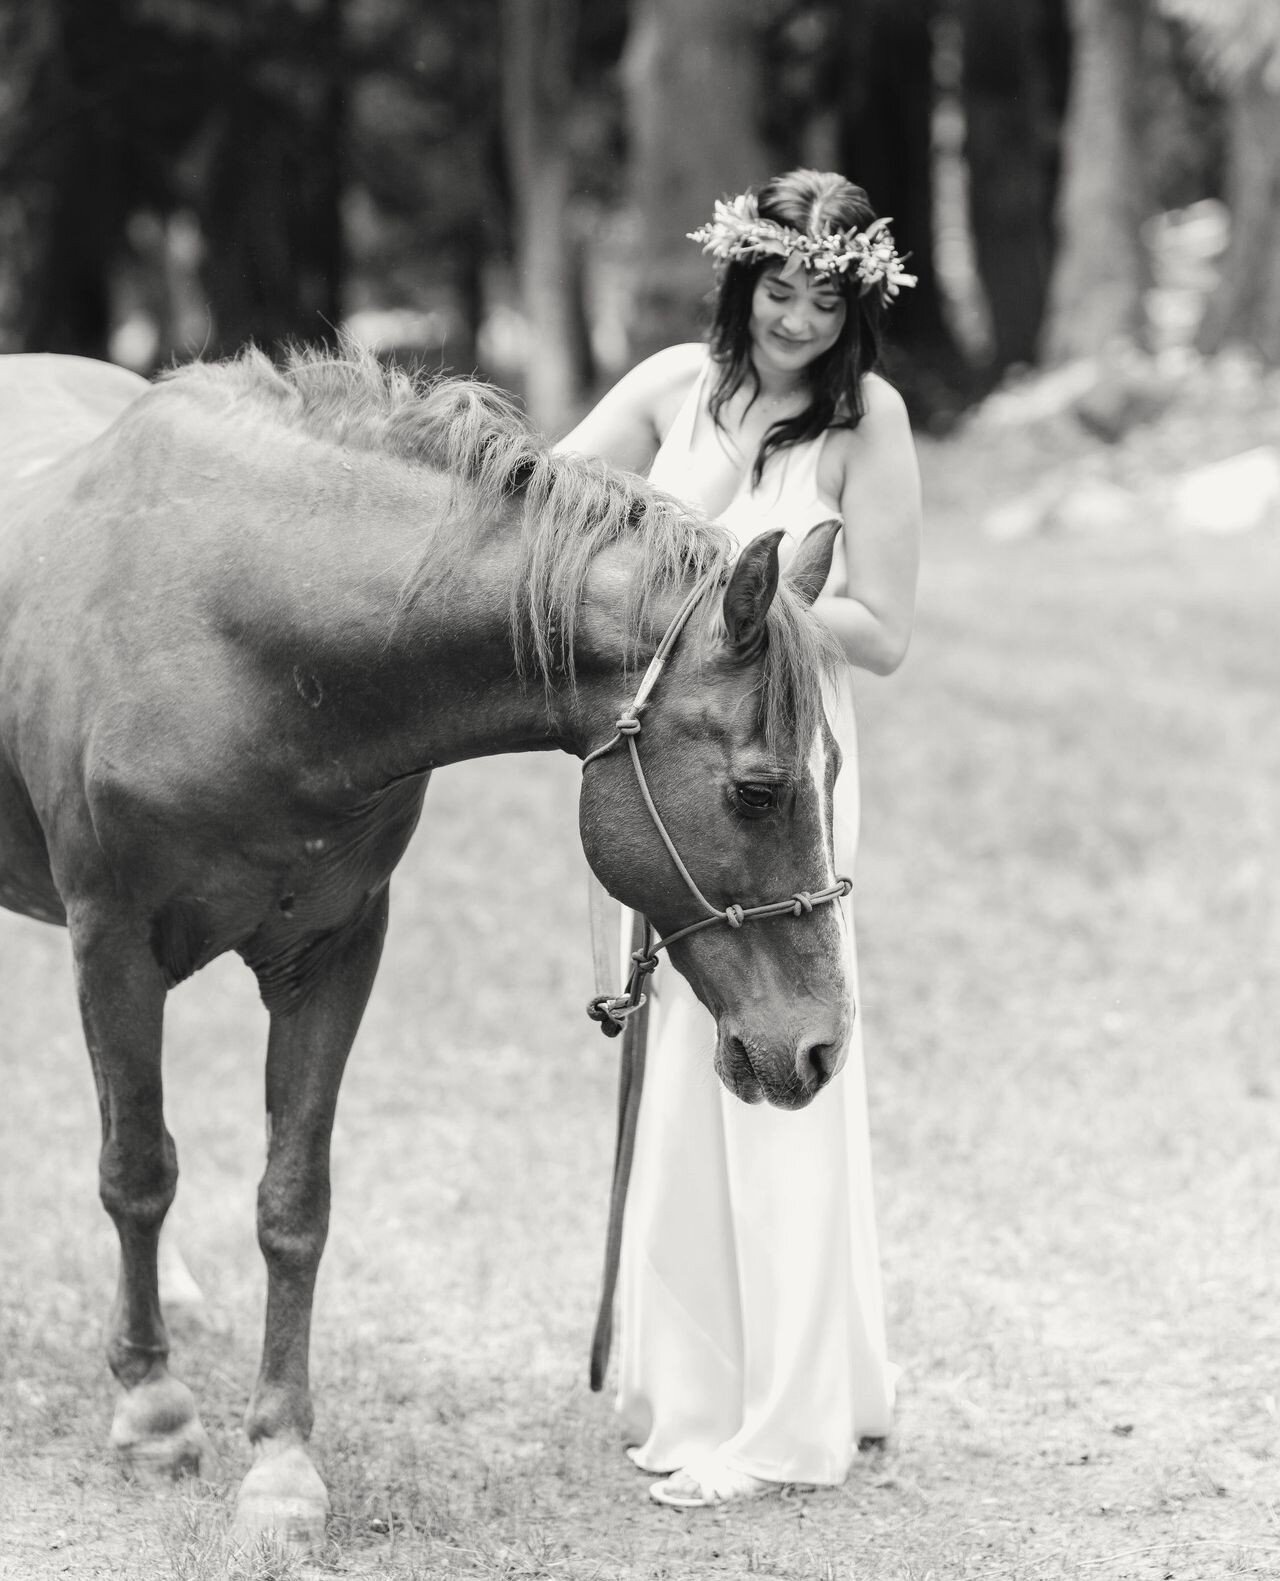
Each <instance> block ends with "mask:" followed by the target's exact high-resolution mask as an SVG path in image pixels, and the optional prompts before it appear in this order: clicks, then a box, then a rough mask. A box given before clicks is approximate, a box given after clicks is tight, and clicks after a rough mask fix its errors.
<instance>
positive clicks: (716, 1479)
mask: <svg viewBox="0 0 1280 1581" xmlns="http://www.w3.org/2000/svg"><path fill="white" fill-rule="evenodd" d="M782 1486H783V1484H782V1483H781V1482H769V1481H767V1480H766V1479H765V1478H764V1477H753V1476H752V1475H751V1473H750V1472H749V1471H737V1470H735V1469H734V1468H733V1467H732V1466H726V1465H725V1464H724V1463H723V1462H722V1461H718V1460H717V1459H716V1458H715V1456H714V1455H708V1456H707V1457H706V1458H705V1459H703V1460H694V1461H690V1463H689V1464H688V1465H687V1466H684V1467H682V1468H681V1469H680V1470H679V1471H677V1472H674V1473H673V1474H672V1475H671V1476H669V1477H666V1478H664V1479H663V1481H661V1482H655V1483H654V1484H653V1486H652V1487H651V1488H650V1489H649V1497H650V1498H651V1499H652V1500H653V1502H654V1503H655V1504H667V1505H670V1507H671V1508H672V1509H676V1510H706V1509H714V1508H715V1507H716V1506H717V1505H719V1504H737V1503H740V1502H742V1501H743V1500H745V1499H759V1498H763V1497H764V1495H765V1494H767V1493H777V1492H779V1491H780V1490H781V1489H782Z"/></svg>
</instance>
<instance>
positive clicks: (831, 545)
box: [786, 516, 844, 604]
mask: <svg viewBox="0 0 1280 1581" xmlns="http://www.w3.org/2000/svg"><path fill="white" fill-rule="evenodd" d="M843 526H844V522H843V521H842V520H841V518H840V517H839V516H833V517H832V518H831V520H830V521H825V522H819V523H818V525H817V526H816V527H811V528H810V529H809V531H808V532H807V533H805V535H804V537H803V538H802V539H801V540H800V547H799V548H798V549H797V550H796V552H795V553H794V554H793V555H792V556H791V559H790V560H789V561H788V562H787V570H786V578H787V586H788V587H789V588H790V589H791V591H792V592H793V593H795V594H797V595H798V596H799V597H800V598H801V599H803V601H804V602H805V603H806V604H812V603H813V601H814V599H815V598H817V596H818V594H819V593H821V591H822V589H823V588H824V587H825V586H826V581H827V577H828V576H829V575H830V574H831V556H832V555H833V554H834V552H835V547H836V534H837V533H838V532H839V531H840V529H841V528H842V527H843Z"/></svg>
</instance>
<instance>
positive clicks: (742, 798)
mask: <svg viewBox="0 0 1280 1581" xmlns="http://www.w3.org/2000/svg"><path fill="white" fill-rule="evenodd" d="M736 793H737V799H738V810H739V812H744V813H746V814H747V816H748V817H758V816H759V815H760V814H761V813H764V812H769V811H771V809H772V808H774V807H776V806H777V804H778V789H777V786H776V785H751V784H747V785H739V786H738V787H737V792H736Z"/></svg>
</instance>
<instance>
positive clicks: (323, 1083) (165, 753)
mask: <svg viewBox="0 0 1280 1581" xmlns="http://www.w3.org/2000/svg"><path fill="white" fill-rule="evenodd" d="M0 469H2V470H0V903H2V904H4V905H5V906H7V907H9V908H10V909H12V910H15V911H18V912H22V913H25V914H26V915H28V916H30V917H35V918H38V919H41V920H43V921H47V922H55V923H65V924H66V926H67V927H68V929H69V930H70V937H71V947H72V954H73V959H74V963H75V972H76V981H77V986H78V991H79V1002H80V1009H81V1015H82V1019H83V1024H84V1030H85V1037H86V1041H87V1043H88V1048H89V1056H90V1059H91V1061H92V1065H93V1072H94V1077H95V1079H96V1082H97V1088H98V1095H99V1101H100V1107H101V1112H102V1133H103V1145H102V1152H101V1166H100V1181H101V1195H102V1200H103V1203H104V1205H105V1206H106V1209H107V1211H108V1213H109V1214H110V1215H111V1217H112V1219H113V1220H114V1222H115V1225H116V1228H117V1231H118V1233H119V1237H120V1253H121V1255H120V1278H119V1287H118V1292H117V1296H116V1301H115V1307H114V1311H113V1314H112V1318H111V1323H110V1329H109V1337H108V1344H107V1352H108V1358H109V1360H110V1364H111V1367H112V1370H113V1372H114V1373H115V1375H116V1377H117V1379H118V1380H119V1382H120V1383H121V1385H122V1386H123V1393H122V1394H121V1396H120V1398H119V1401H118V1403H117V1408H116V1413H115V1420H114V1424H113V1427H112V1434H111V1436H112V1440H113V1442H114V1444H115V1446H116V1448H117V1449H118V1450H119V1451H121V1452H122V1453H123V1454H124V1455H125V1456H127V1457H128V1458H129V1460H130V1461H131V1462H132V1463H134V1464H135V1465H138V1466H141V1467H144V1468H151V1469H158V1470H162V1471H180V1470H184V1469H191V1468H195V1467H197V1466H198V1465H199V1461H200V1457H201V1455H202V1454H203V1453H204V1452H205V1450H206V1448H207V1440H206V1438H205V1435H204V1431H203V1428H202V1427H201V1424H200V1420H199V1417H198V1416H197V1414H196V1409H195V1404H194V1402H193V1399H192V1396H191V1394H190V1392H189V1391H188V1389H187V1388H186V1387H185V1386H184V1385H183V1384H181V1383H180V1382H178V1380H177V1379H175V1378H174V1377H172V1376H171V1375H170V1373H169V1370H168V1352H169V1346H168V1339H167V1335H166V1331H165V1326H164V1322H163V1320H162V1317H161V1312H160V1304H159V1300H158V1296H157V1277H156V1248H157V1241H158V1237H159V1233H160V1226H161V1223H162V1221H163V1219H164V1216H165V1213H166V1211H167V1210H168V1208H169V1205H170V1203H171V1202H172V1200H173V1196H174V1190H175V1186H176V1181H177V1162H176V1157H175V1152H174V1147H173V1142H172V1139H171V1137H170V1136H169V1133H168V1131H167V1129H166V1127H165V1122H164V1114H163V1105H162V1093H161V1074H160V1052H161V1022H162V1016H163V1009H164V1002H165V996H166V993H167V992H168V990H169V989H170V988H171V987H173V986H174V985H175V984H176V983H179V982H181V981H182V980H183V979H184V978H186V977H188V976H189V975H190V974H191V973H192V972H194V971H196V970H197V969H198V968H199V967H201V966H203V965H204V964H205V963H206V962H208V961H211V960H212V959H213V958H214V957H215V956H217V955H219V954H221V953H222V952H224V951H227V950H235V951H237V952H238V953H239V954H240V956H241V957H242V958H243V959H244V960H245V961H246V962H247V963H248V965H249V966H250V968H251V969H252V970H253V972H254V973H255V974H256V976H257V980H258V983H259V986H260V991H261V995H262V998H263V1000H264V1002H265V1004H266V1007H267V1010H268V1012H269V1015H270V1032H269V1037H268V1044H267V1064H266V1097H267V1112H268V1121H269V1135H270V1143H269V1149H268V1161H267V1165H266V1170H265V1173H264V1175H263V1179H262V1184H261V1188H260V1191H259V1197H258V1237H259V1242H260V1245H261V1247H262V1252H263V1255H264V1258H265V1260H266V1264H267V1276H268V1300H267V1314H266V1336H265V1344H264V1349H263V1356H262V1364H261V1370H260V1372H259V1376H258V1380H257V1384H256V1386H255V1388H254V1390H253V1395H252V1399H251V1401H250V1404H249V1409H248V1416H247V1423H246V1425H247V1431H248V1435H249V1438H250V1440H251V1442H252V1445H253V1448H254V1464H253V1467H252V1469H251V1470H250V1471H249V1474H248V1476H247V1477H246V1478H245V1481H244V1483H243V1485H242V1487H241V1490H240V1494H239V1499H238V1504H237V1527H238V1530H239V1531H240V1532H241V1533H244V1534H251V1533H253V1532H255V1531H261V1530H270V1531H274V1532H276V1533H278V1534H280V1535H282V1536H284V1537H286V1538H289V1539H292V1540H294V1541H298V1542H310V1541H314V1540H315V1539H316V1538H317V1537H318V1536H320V1535H321V1534H322V1532H323V1523H324V1517H325V1512H326V1510H327V1496H326V1493H325V1489H324V1484H323V1483H322V1481H321V1479H320V1477H319V1475H318V1473H317V1472H316V1470H315V1467H314V1466H313V1464H312V1462H311V1460H310V1458H309V1456H308V1453H307V1449H306V1444H307V1440H308V1437H309V1435H310V1430H311V1424H312V1415H313V1413H312V1406H311V1397H310V1387H309V1381H308V1362H307V1357H308V1344H309V1334H310V1321H311V1306H312V1293H313V1289H314V1284H315V1278H316V1271H317V1267H318V1264H319V1259H320V1255H321V1251H322V1248H323V1245H324V1240H325V1234H326V1228H327V1221H328V1209H329V1162H328V1160H329V1138H330V1131H331V1128H332V1124H333V1117H334V1109H335V1105H336V1103H337V1097H338V1088H339V1083H340V1081H341V1078H342V1071H343V1066H344V1064H345V1061H346V1058H347V1053H348V1050H349V1049H350V1047H351V1043H352V1039H353V1037H354V1036H355V1032H356V1029H357V1027H358V1025H359V1022H360V1018H361V1014H362V1012H363V1009H364V1006H365V1002H366V1000H367V997H368V994H369V991H370V988H371V986H372V983H373V979H374V974H375V972H376V970H377V966H378V960H379V956H380V953H381V948H382V940H383V934H384V930H385V927H386V922H387V910H388V891H389V881H390V877H391V873H392V870H393V868H394V867H395V865H396V863H397V862H398V860H399V859H400V856H401V855H402V853H403V851H404V849H405V846H406V844H407V842H408V840H409V837H410V835H411V834H412V832H413V829H414V826H415V824H416V823H417V820H418V816H419V813H420V812H421V809H422V805H423V796H424V792H425V789H426V784H427V779H428V775H429V774H430V772H431V770H432V769H434V768H437V767H439V766H441V765H444V764H448V763H453V762H457V761H459V760H461V759H464V758H469V757H477V756H482V755H486V754H491V753H499V752H527V751H538V750H544V749H548V748H559V749H561V750H563V751H567V752H572V753H574V754H576V755H577V756H578V757H580V758H582V759H584V774H583V784H582V797H581V829H582V836H583V844H584V848H585V851H586V854H587V857H588V860H589V862H590V864H591V866H592V867H593V869H594V870H595V872H596V874H597V876H598V877H599V878H600V880H601V881H602V882H603V884H604V885H605V887H606V888H607V889H609V890H610V891H611V892H612V893H613V894H614V895H616V896H617V897H618V898H620V899H621V900H622V901H624V902H625V903H626V904H627V905H629V906H631V907H633V908H635V909H636V910H637V911H639V912H642V913H644V914H645V915H646V916H647V917H648V918H649V919H650V921H651V922H652V924H653V926H654V927H655V928H656V929H657V930H658V931H659V932H660V933H661V934H663V935H664V936H669V937H670V938H671V947H670V953H671V956H672V958H673V961H674V963H675V965H676V966H677V968H678V969H679V970H680V971H681V972H683V973H684V974H685V976H687V977H688V978H689V980H690V982H691V983H692V984H693V986H694V988H695V990H696V991H697V993H698V995H699V997H700V998H701V999H702V1000H703V1001H704V1003H705V1004H706V1005H707V1006H708V1008H709V1009H710V1010H711V1011H712V1013H713V1014H714V1015H715V1017H716V1020H717V1023H718V1048H717V1053H716V1067H717V1070H718V1071H719V1073H720V1075H721V1077H722V1079H723V1080H724V1081H725V1083H726V1084H727V1085H728V1086H729V1087H730V1088H731V1089H732V1090H733V1091H735V1092H737V1093H738V1094H739V1095H740V1096H741V1097H743V1098H745V1099H747V1100H749V1101H755V1100H757V1099H759V1098H761V1097H764V1098H766V1099H768V1100H770V1101H771V1102H774V1103H778V1104H781V1105H784V1106H789V1107H797V1106H798V1105H800V1104H802V1103H804V1102H807V1101H808V1099H809V1098H810V1097H812V1095H813V1094H814V1093H815V1092H816V1091H817V1090H818V1088H819V1087H820V1086H821V1085H822V1084H823V1082H824V1081H825V1080H826V1079H827V1078H828V1077H829V1076H830V1075H831V1074H832V1073H833V1071H834V1069H835V1068H837V1067H838V1064H839V1060H840V1057H841V1051H842V1049H843V1045H844V1043H845V1040H846V1037H847V1033H848V1027H849V1020H850V1016H851V1014H852V1005H851V1000H850V994H849V983H848V975H847V967H846V961H847V954H848V952H847V949H846V947H845V941H844V939H843V937H842V928H843V922H842V916H841V908H840V907H839V906H818V907H817V908H816V909H815V908H812V907H811V906H810V905H809V901H810V900H811V899H813V898H818V899H821V898H823V897H822V896H821V895H820V894H816V895H815V892H816V891H819V890H821V889H823V888H824V887H826V888H829V887H830V886H832V885H833V884H834V883H835V878H834V875H833V873H832V871H831V856H830V853H831V827H830V817H831V812H830V808H831V796H830V792H831V783H832V780H833V778H834V775H835V772H836V768H837V764H838V758H837V753H836V748H835V745H834V742H833V740H832V739H831V735H830V732H829V730H828V729H827V726H826V721H825V718H824V715H823V710H822V704H821V683H822V677H823V674H824V673H825V669H826V666H827V665H828V664H829V662H830V660H831V650H830V648H829V646H828V645H827V644H826V640H825V638H824V636H823V634H822V631H821V628H820V626H819V624H818V623H817V622H816V621H815V620H814V619H813V617H812V616H811V614H810V613H809V611H808V609H807V604H808V603H809V602H811V600H812V598H813V597H814V595H815V593H816V591H817V589H818V588H819V587H820V585H821V583H822V581H823V579H824V577H825V574H826V570H827V567H828V565H829V563H830V556H831V545H832V536H833V535H832V533H831V532H830V531H828V530H824V529H815V532H814V533H813V534H811V535H810V536H809V538H807V539H806V540H805V542H804V544H802V545H801V547H800V549H799V550H798V551H797V553H796V555H795V556H794V558H793V560H792V562H791V565H790V567H789V568H788V572H787V576H786V578H784V579H783V581H782V583H781V584H779V580H778V570H777V564H778V559H777V557H778V537H779V536H780V535H778V534H772V535H769V536H768V537H767V538H765V539H762V540H759V541H758V542H757V543H755V544H753V545H752V546H751V547H750V548H749V549H747V550H746V551H744V552H743V554H742V555H741V556H739V557H738V559H737V561H736V562H734V561H732V559H731V556H730V554H729V546H728V543H727V541H726V539H725V537H724V536H723V535H722V534H721V533H720V531H719V530H718V529H716V528H714V527H712V526H710V525H708V524H707V523H705V522H703V521H701V520H698V519H695V518H694V517H691V516H690V515H689V514H687V513H686V512H684V511H683V510H682V509H681V508H680V507H678V506H677V505H676V504H675V502H673V501H671V500H670V499H667V498H664V497H662V496H661V495H659V494H658V493H657V492H655V491H654V490H652V489H650V488H648V487H647V486H646V485H644V484H643V483H641V482H639V481H637V480H635V479H633V478H629V477H625V476H623V475H621V474H618V473H614V472H611V471H609V470H608V469H606V468H603V467H601V466H599V465H597V464H595V463H591V462H587V461H585V460H581V459H579V458H575V457H568V456H559V457H554V456H551V455H550V454H548V452H547V450H546V449H545V448H544V447H543V446H542V445H540V444H539V443H538V442H537V441H536V440H535V438H534V437H533V436H532V435H531V434H530V433H529V431H528V430H527V429H526V427H525V426H524V425H523V424H522V422H521V421H520V420H519V419H518V418H517V417H516V416H515V415H513V412H512V410H511V409H510V406H509V404H508V403H507V402H506V400H505V398H503V397H501V396H500V395H498V394H497V393H495V392H493V391H491V390H488V389H486V388H485V387H483V386H480V385H476V384H473V383H470V382H466V381H456V382H451V381H441V382H438V383H436V384H434V385H431V386H428V387H426V388H421V387H418V386H415V385H414V384H413V383H411V382H410V381H409V380H407V379H405V378H404V377H402V376H401V375H398V374H393V373H387V372H386V371H384V370H383V369H382V368H381V367H379V365H378V364H377V363H376V362H374V361H373V360H372V359H370V358H367V357H363V356H360V355H358V354H355V353H353V352H347V353H344V354H343V355H341V356H337V357H333V356H326V355H318V354H305V353H303V354H298V355H296V356H295V357H293V359H292V360H291V361H290V362H289V364H288V365H287V366H286V367H285V368H284V369H283V370H279V369H277V368H275V367H273V366H272V365H271V364H270V363H269V362H268V361H267V360H266V359H265V358H263V357H262V356H260V355H258V354H256V353H252V352H251V353H248V354H246V355H245V356H243V357H241V358H239V359H237V360H235V361H232V362H229V363H224V364H215V365H198V366H194V367H190V368H187V369H184V370H182V371H181V372H178V373H176V374H174V375H172V376H170V377H168V378H166V379H163V380H161V381H160V382H159V383H157V384H155V385H148V384H147V383H146V382H145V381H143V380H140V379H137V378H135V377H134V376H133V375H130V374H126V373H124V372H122V371H121V370H118V369H112V368H108V367H106V366H104V365H101V364H95V363H89V362H83V361H80V360H79V359H74V358H54V357H7V358H3V359H0ZM699 587H700V588H701V589H702V591H701V592H700V593H698V594H697V596H695V597H693V598H692V599H690V596H689V595H690V590H691V589H694V588H699ZM682 605H683V606H687V607H686V609H685V613H686V615H687V621H688V623H687V625H686V626H685V628H684V630H683V633H682V634H680V635H679V636H678V641H677V640H676V635H675V634H674V633H672V632H669V631H668V627H669V626H670V624H671V621H672V616H673V614H674V613H675V612H676V611H677V610H678V609H680V608H681V607H682ZM664 634H666V635H667V641H666V645H665V647H666V648H670V649H671V652H670V656H669V658H668V662H667V664H666V668H665V672H664V673H663V675H662V678H661V680H660V682H658V683H657V684H656V686H655V687H654V690H653V692H652V696H651V697H650V699H649V702H648V705H647V707H646V709H645V711H644V720H645V728H644V734H643V737H642V738H637V737H636V736H635V735H634V734H631V737H630V740H631V742H634V743H636V745H637V750H638V751H639V756H640V757H642V758H643V764H644V768H643V778H641V777H640V776H639V775H638V772H637V771H636V769H635V764H634V762H633V760H632V757H631V754H630V750H629V745H628V746H625V747H624V746H623V745H622V744H621V743H619V744H618V745H617V746H616V747H615V748H614V749H613V750H604V751H601V750H599V749H600V748H602V747H603V746H604V745H605V743H607V742H609V741H611V740H612V739H613V738H614V736H615V734H616V733H617V732H616V729H615V726H616V722H617V721H618V720H619V718H620V716H627V707H628V702H629V700H630V699H631V698H632V696H633V693H634V690H635V682H636V676H637V674H638V673H639V671H640V670H641V669H642V668H643V667H644V666H645V664H646V663H647V662H648V661H649V660H650V658H651V657H652V656H653V655H654V653H655V651H657V649H658V648H659V646H660V644H661V643H662V640H663V637H664ZM664 652H665V648H664ZM636 728H638V726H636ZM630 731H631V726H630V725H628V726H626V728H625V729H624V730H623V732H622V733H623V735H627V734H628V733H629V732H630ZM659 812H660V821H661V825H662V827H663V828H664V829H665V832H666V834H667V836H668V837H669V839H670V841H671V842H672V846H673V847H674V849H675V851H677V852H678V853H680V854H681V855H682V858H683V862H684V864H685V865H686V867H687V870H688V875H687V876H688V877H691V878H692V879H694V880H696V885H697V888H698V891H700V894H698V896H697V900H698V902H699V904H697V905H695V903H694V900H693V899H691V896H690V891H689V888H688V884H687V882H686V876H685V875H682V873H681V871H680V869H679V866H678V865H677V862H676V860H675V859H674V858H673V855H672V848H671V847H668V846H667V845H665V844H664V843H663V840H662V839H660V838H659V831H658V829H656V828H655V822H654V818H655V816H657V814H658V813H659ZM516 888H518V883H517V881H514V880H513V889H516ZM795 891H800V892H802V894H801V898H800V900H797V903H796V905H795V906H794V908H793V909H794V912H795V916H794V918H793V917H792V916H790V915H781V916H775V915H773V914H772V913H773V911H776V910H777V908H776V907H774V908H770V907H769V906H768V903H769V902H771V901H773V900H776V899H777V897H778V896H779V895H784V896H785V895H788V894H790V893H792V892H795ZM802 901H803V904H802V903H801V902H802ZM759 905H764V906H765V908H766V911H768V912H769V914H768V915H766V916H763V917H755V918H752V917H750V916H749V913H750V911H751V909H752V908H753V907H755V906H759ZM789 909H791V908H789ZM810 910H812V914H811V915H810V914H808V913H809V911H810ZM802 913H804V914H803V915H802ZM744 916H746V917H747V926H745V927H740V926H737V924H740V923H741V922H742V921H743V919H744ZM697 920H701V921H704V922H707V921H710V922H716V921H719V920H725V921H728V922H730V923H731V924H734V926H731V927H721V926H702V927H700V928H697V929H694V930H692V931H689V932H687V933H685V934H684V935H683V937H681V938H679V939H676V938H675V937H674V935H676V934H679V933H681V931H682V930H683V929H686V928H687V927H688V926H689V924H690V923H691V922H693V921H697Z"/></svg>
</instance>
